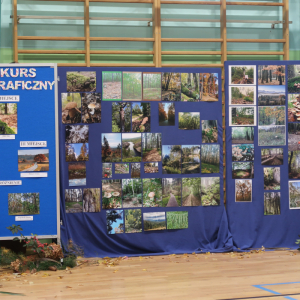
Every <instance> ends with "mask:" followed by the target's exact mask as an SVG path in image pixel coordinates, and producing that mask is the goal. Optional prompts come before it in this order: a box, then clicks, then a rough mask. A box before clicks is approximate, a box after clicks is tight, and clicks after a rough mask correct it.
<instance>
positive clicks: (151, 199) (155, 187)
mask: <svg viewBox="0 0 300 300" xmlns="http://www.w3.org/2000/svg"><path fill="white" fill-rule="evenodd" d="M143 206H144V207H160V206H162V182H161V178H144V179H143Z"/></svg>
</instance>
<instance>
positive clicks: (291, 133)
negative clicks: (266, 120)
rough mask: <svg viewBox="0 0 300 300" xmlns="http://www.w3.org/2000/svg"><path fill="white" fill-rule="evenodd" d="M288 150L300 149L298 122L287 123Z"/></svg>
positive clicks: (299, 124)
mask: <svg viewBox="0 0 300 300" xmlns="http://www.w3.org/2000/svg"><path fill="white" fill-rule="evenodd" d="M288 148H289V151H296V150H300V123H288Z"/></svg>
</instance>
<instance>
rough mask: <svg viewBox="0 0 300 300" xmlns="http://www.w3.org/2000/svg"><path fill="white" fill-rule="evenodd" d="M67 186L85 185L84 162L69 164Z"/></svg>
mask: <svg viewBox="0 0 300 300" xmlns="http://www.w3.org/2000/svg"><path fill="white" fill-rule="evenodd" d="M68 173H69V186H81V185H86V164H85V162H75V163H69V165H68Z"/></svg>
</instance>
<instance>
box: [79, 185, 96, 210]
mask: <svg viewBox="0 0 300 300" xmlns="http://www.w3.org/2000/svg"><path fill="white" fill-rule="evenodd" d="M99 211H100V189H97V188H94V189H83V212H99Z"/></svg>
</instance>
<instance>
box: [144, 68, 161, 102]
mask: <svg viewBox="0 0 300 300" xmlns="http://www.w3.org/2000/svg"><path fill="white" fill-rule="evenodd" d="M143 100H146V101H160V100H161V73H148V72H143Z"/></svg>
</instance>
